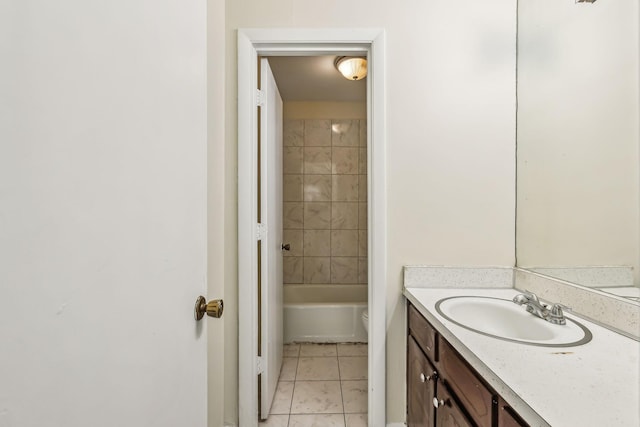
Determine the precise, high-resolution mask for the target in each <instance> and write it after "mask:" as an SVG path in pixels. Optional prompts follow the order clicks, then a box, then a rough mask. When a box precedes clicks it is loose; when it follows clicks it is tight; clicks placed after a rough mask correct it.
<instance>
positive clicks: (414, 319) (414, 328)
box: [409, 305, 437, 361]
mask: <svg viewBox="0 0 640 427" xmlns="http://www.w3.org/2000/svg"><path fill="white" fill-rule="evenodd" d="M409 333H410V334H411V335H413V337H414V338H415V339H416V342H417V343H418V344H419V345H420V347H421V348H422V351H424V353H425V354H426V355H427V357H429V359H431V360H433V361H437V359H436V331H435V329H433V327H431V325H430V324H429V322H427V321H426V319H425V318H424V317H422V314H420V312H419V311H418V310H416V308H415V307H414V306H413V305H409Z"/></svg>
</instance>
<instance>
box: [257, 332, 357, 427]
mask: <svg viewBox="0 0 640 427" xmlns="http://www.w3.org/2000/svg"><path fill="white" fill-rule="evenodd" d="M367 366H368V364H367V345H366V344H287V345H285V348H284V360H283V363H282V370H281V371H280V380H279V382H278V388H277V389H276V394H275V397H274V398H273V404H272V405H271V415H270V416H269V419H268V420H267V421H265V422H261V423H260V424H259V426H262V427H366V426H367Z"/></svg>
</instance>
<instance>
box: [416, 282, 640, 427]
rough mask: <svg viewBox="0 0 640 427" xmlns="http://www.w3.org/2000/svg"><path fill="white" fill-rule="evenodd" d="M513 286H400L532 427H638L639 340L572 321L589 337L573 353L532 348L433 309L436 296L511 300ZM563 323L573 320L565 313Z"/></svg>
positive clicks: (639, 398)
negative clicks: (464, 325) (467, 326)
mask: <svg viewBox="0 0 640 427" xmlns="http://www.w3.org/2000/svg"><path fill="white" fill-rule="evenodd" d="M517 293H518V291H517V290H515V289H512V288H503V289H501V288H493V289H451V288H448V289H439V288H405V291H404V295H405V296H406V298H407V299H408V300H409V301H411V303H412V304H413V305H414V306H415V307H416V308H417V309H418V310H419V311H420V313H422V315H423V316H424V317H425V318H426V319H427V320H428V321H429V322H430V323H431V324H432V325H433V326H434V327H435V328H436V329H437V330H438V332H439V333H440V334H441V335H442V336H443V337H444V338H445V339H446V340H447V341H449V342H450V343H451V345H452V346H453V347H454V348H455V349H456V350H458V352H459V353H460V354H461V355H462V356H463V357H464V358H465V359H467V361H468V362H469V364H470V365H471V366H473V367H474V368H475V369H476V371H478V373H479V374H480V375H482V376H483V377H484V378H485V380H486V381H487V383H489V385H491V387H493V388H494V389H495V390H496V392H497V393H498V394H500V395H501V396H502V397H503V398H504V399H505V400H506V401H507V402H508V403H509V404H510V405H511V407H513V409H514V410H516V411H517V412H518V413H519V414H520V416H522V417H523V418H524V419H525V420H526V421H527V422H528V423H529V424H531V426H552V427H568V426H581V427H591V426H592V427H603V426H616V427H624V426H628V427H638V426H640V342H638V341H635V340H633V339H630V338H627V337H624V336H622V335H620V334H617V333H615V332H613V331H611V330H609V329H606V328H604V327H602V326H598V325H596V324H594V323H591V322H588V321H585V320H583V319H578V318H575V319H576V320H577V321H578V322H580V323H582V324H583V325H585V326H587V328H589V330H590V331H591V333H592V334H593V339H592V340H591V342H589V343H587V344H584V345H582V346H577V347H561V348H554V347H537V346H532V345H525V344H518V343H514V342H508V341H503V340H499V339H495V338H491V337H486V336H483V335H480V334H478V333H475V332H473V331H470V330H467V329H465V328H462V327H460V326H458V325H456V324H454V323H452V322H450V321H448V320H447V319H445V318H444V317H442V316H441V315H440V314H439V313H438V312H437V311H436V310H435V304H436V303H437V302H438V301H439V300H440V299H442V298H446V297H451V296H462V295H476V296H487V297H497V298H505V299H511V298H513V296H514V295H516V294H517ZM567 317H569V318H574V317H572V316H571V315H567Z"/></svg>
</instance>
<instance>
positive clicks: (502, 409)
mask: <svg viewBox="0 0 640 427" xmlns="http://www.w3.org/2000/svg"><path fill="white" fill-rule="evenodd" d="M497 415H498V424H497V425H498V427H520V426H526V425H527V423H525V422H524V421H522V419H521V418H520V417H519V416H518V414H516V413H515V412H514V410H513V409H511V408H510V407H509V405H507V403H506V402H505V401H504V400H502V398H499V399H498V414H497Z"/></svg>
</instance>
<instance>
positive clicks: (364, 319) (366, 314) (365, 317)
mask: <svg viewBox="0 0 640 427" xmlns="http://www.w3.org/2000/svg"><path fill="white" fill-rule="evenodd" d="M362 324H363V325H364V330H365V331H367V332H369V312H368V311H367V310H364V311H363V312H362Z"/></svg>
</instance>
